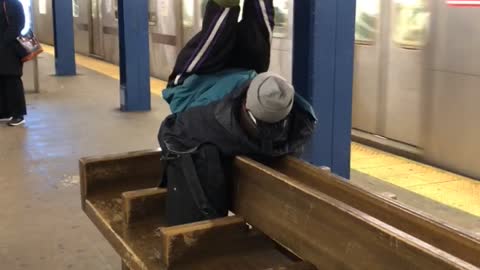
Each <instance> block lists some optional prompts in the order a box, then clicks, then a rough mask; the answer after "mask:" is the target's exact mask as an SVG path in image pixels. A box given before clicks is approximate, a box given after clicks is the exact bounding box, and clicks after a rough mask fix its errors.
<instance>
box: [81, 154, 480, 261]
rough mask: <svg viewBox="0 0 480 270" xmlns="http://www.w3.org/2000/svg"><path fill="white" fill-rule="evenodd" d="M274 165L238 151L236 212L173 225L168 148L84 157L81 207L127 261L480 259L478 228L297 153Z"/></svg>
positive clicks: (235, 182) (234, 167)
mask: <svg viewBox="0 0 480 270" xmlns="http://www.w3.org/2000/svg"><path fill="white" fill-rule="evenodd" d="M267 165H268V166H267ZM267 165H262V164H259V163H257V162H255V161H252V160H250V159H247V158H237V159H236V160H235V162H234V164H233V169H234V173H233V179H232V181H233V183H234V197H233V198H234V207H233V209H232V211H233V212H234V213H235V214H237V216H231V217H226V218H222V219H217V220H211V221H205V222H199V223H194V224H187V225H182V226H174V227H166V226H165V221H164V203H165V197H166V194H167V191H166V190H163V189H159V188H156V186H157V185H158V183H159V181H160V175H162V171H163V169H164V168H163V164H162V163H161V161H160V152H158V151H145V152H135V153H126V154H122V155H115V156H106V157H98V158H85V159H81V160H80V174H81V193H82V194H81V195H82V207H83V209H84V211H85V213H86V214H87V215H88V216H89V217H90V219H91V220H92V221H93V222H94V223H95V225H96V226H97V228H98V229H99V230H100V231H101V232H102V233H103V235H104V236H105V238H106V239H107V240H108V241H109V242H110V243H111V245H112V246H113V247H114V248H115V250H116V251H117V252H118V254H119V255H120V257H121V258H122V262H123V268H124V269H135V270H136V269H143V270H147V269H148V270H151V269H190V270H195V269H209V270H215V269H219V270H220V269H222V270H224V269H258V270H262V269H265V270H266V269H286V270H288V269H291V270H293V269H297V270H301V269H304V270H307V269H312V270H313V269H401V270H404V269H479V267H480V259H479V256H478V255H479V254H480V240H479V239H478V238H475V237H474V236H472V235H469V234H466V233H464V232H462V231H460V230H458V229H455V228H452V227H449V226H447V225H446V224H443V223H441V222H439V221H436V220H434V219H433V218H431V217H427V216H426V215H424V214H421V213H418V212H416V211H413V210H411V209H409V208H408V207H406V206H403V205H401V204H399V203H397V202H395V201H393V200H389V199H386V198H384V197H382V196H379V195H375V194H371V193H369V192H367V191H364V190H362V189H360V188H357V187H354V186H352V185H350V184H349V183H347V182H346V181H343V179H341V178H339V177H337V176H335V175H333V174H331V173H330V172H329V171H328V170H325V169H321V168H316V167H313V166H310V165H308V164H306V163H304V162H301V161H299V160H296V159H293V158H285V159H282V160H277V161H275V162H272V163H271V164H267ZM247 223H248V224H249V225H247ZM252 226H253V227H252Z"/></svg>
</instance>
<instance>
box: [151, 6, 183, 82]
mask: <svg viewBox="0 0 480 270" xmlns="http://www.w3.org/2000/svg"><path fill="white" fill-rule="evenodd" d="M181 10H182V2H181V1H178V0H149V23H150V71H151V73H152V75H153V76H155V77H158V78H161V79H164V80H167V79H168V76H169V75H170V72H171V71H172V69H173V66H174V65H175V61H176V58H177V54H178V51H179V49H180V48H181V47H183V45H182V41H181V39H182V23H181V18H182V14H181V13H182V11H181Z"/></svg>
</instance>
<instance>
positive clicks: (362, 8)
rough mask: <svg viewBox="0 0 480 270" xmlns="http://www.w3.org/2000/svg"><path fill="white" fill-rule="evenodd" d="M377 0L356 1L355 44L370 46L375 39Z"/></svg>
mask: <svg viewBox="0 0 480 270" xmlns="http://www.w3.org/2000/svg"><path fill="white" fill-rule="evenodd" d="M379 13H380V2H379V0H358V1H357V13H356V16H355V43H357V44H363V45H371V44H374V43H375V39H376V37H377V25H378V20H379Z"/></svg>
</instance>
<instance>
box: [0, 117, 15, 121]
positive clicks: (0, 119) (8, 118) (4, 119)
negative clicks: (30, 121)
mask: <svg viewBox="0 0 480 270" xmlns="http://www.w3.org/2000/svg"><path fill="white" fill-rule="evenodd" d="M12 119H13V117H0V122H8V121H11V120H12Z"/></svg>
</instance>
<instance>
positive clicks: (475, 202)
mask: <svg viewBox="0 0 480 270" xmlns="http://www.w3.org/2000/svg"><path fill="white" fill-rule="evenodd" d="M42 46H43V48H44V51H45V52H46V53H48V54H50V55H54V48H53V47H52V46H49V45H45V44H43V45H42ZM75 58H76V62H77V65H79V66H82V67H84V68H87V69H90V70H93V71H96V72H98V73H100V74H103V75H105V76H108V77H110V78H113V79H116V80H119V79H120V78H119V74H120V73H119V67H118V66H117V65H114V64H111V63H107V62H104V61H101V60H97V59H94V58H91V57H88V56H84V55H81V54H75ZM150 84H151V92H152V94H155V95H159V96H161V95H162V90H163V89H165V87H166V82H164V81H162V80H159V79H156V78H153V77H152V78H151V79H150ZM351 167H352V169H353V170H356V171H359V172H361V173H364V174H367V175H369V176H372V177H374V178H377V179H379V180H382V181H384V182H387V183H390V184H393V185H395V186H398V187H401V188H404V189H406V190H409V191H412V192H415V193H417V194H420V195H422V196H424V197H427V198H429V199H432V200H434V201H437V202H440V203H442V204H445V205H448V206H450V207H453V208H457V209H460V210H462V211H464V212H467V213H470V214H473V215H476V216H480V182H478V181H476V180H473V179H470V178H467V177H463V176H460V175H457V174H454V173H450V172H447V171H444V170H441V169H439V168H435V167H432V166H428V165H425V164H421V163H418V162H415V161H412V160H409V159H406V158H403V157H399V156H396V155H393V154H390V153H386V152H383V151H380V150H378V149H374V148H371V147H368V146H365V145H361V144H359V143H352V160H351Z"/></svg>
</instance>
